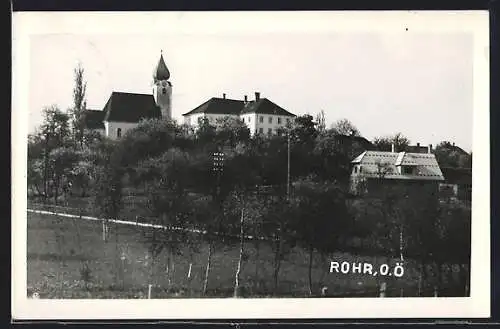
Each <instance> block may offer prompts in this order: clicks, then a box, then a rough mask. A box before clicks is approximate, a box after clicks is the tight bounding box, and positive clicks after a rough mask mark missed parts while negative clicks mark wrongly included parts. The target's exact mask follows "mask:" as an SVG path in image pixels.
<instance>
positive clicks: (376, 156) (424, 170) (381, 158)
mask: <svg viewBox="0 0 500 329" xmlns="http://www.w3.org/2000/svg"><path fill="white" fill-rule="evenodd" d="M352 163H353V164H360V165H361V167H362V175H363V176H365V177H373V178H378V177H380V167H379V165H384V167H385V169H384V170H383V171H384V172H385V173H384V175H383V178H385V179H410V180H436V181H443V180H444V177H443V173H442V172H441V169H440V168H439V165H438V163H437V161H436V157H435V156H434V154H429V153H408V152H398V153H393V152H382V151H365V152H363V153H362V154H360V155H359V156H358V157H356V159H354V160H353V161H352ZM400 165H401V166H415V167H416V168H417V170H416V172H417V173H416V174H412V175H409V174H399V172H398V170H397V166H400Z"/></svg>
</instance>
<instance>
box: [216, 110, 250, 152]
mask: <svg viewBox="0 0 500 329" xmlns="http://www.w3.org/2000/svg"><path fill="white" fill-rule="evenodd" d="M215 131H216V136H217V140H218V143H219V145H221V146H223V145H229V146H231V147H235V146H236V144H238V143H239V142H243V143H245V142H248V140H249V139H250V129H249V128H248V126H247V125H246V124H245V122H243V121H242V120H241V119H239V118H233V117H230V116H226V117H223V118H219V119H217V127H216V129H215Z"/></svg>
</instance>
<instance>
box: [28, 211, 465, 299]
mask: <svg viewBox="0 0 500 329" xmlns="http://www.w3.org/2000/svg"><path fill="white" fill-rule="evenodd" d="M27 210H28V212H30V213H38V214H45V215H53V216H59V217H63V218H72V219H78V220H89V221H100V222H103V223H104V222H107V223H115V224H121V225H128V226H132V227H138V228H139V227H141V228H150V229H163V230H165V229H169V230H184V231H189V232H191V233H198V234H206V233H207V232H206V231H203V230H199V229H196V228H191V229H186V228H180V227H166V226H162V225H157V224H152V223H151V222H152V220H153V219H152V218H146V217H141V216H135V218H134V220H126V219H106V220H105V219H103V218H100V217H99V216H96V213H95V211H92V208H91V207H81V208H74V207H69V206H63V205H53V204H42V203H36V202H32V201H28V209H27ZM103 230H105V228H104V226H103ZM103 234H106V233H103ZM234 238H237V236H234ZM246 239H247V240H255V239H259V240H268V239H266V238H261V237H253V236H246ZM387 284H388V283H387V281H383V280H382V281H381V283H380V284H379V286H378V288H377V289H367V290H353V291H330V292H327V291H325V292H324V293H322V294H316V295H314V296H311V297H343V298H349V297H438V296H447V297H463V296H469V291H468V288H467V286H466V285H465V287H464V285H463V284H462V282H459V283H458V284H457V283H456V282H453V283H451V284H448V285H444V286H440V287H439V288H438V287H437V286H430V287H429V286H423V287H416V286H410V287H398V286H397V285H394V286H389V287H388V286H387Z"/></svg>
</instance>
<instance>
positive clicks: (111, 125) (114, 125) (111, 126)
mask: <svg viewBox="0 0 500 329" xmlns="http://www.w3.org/2000/svg"><path fill="white" fill-rule="evenodd" d="M137 125H138V123H131V122H116V121H104V128H105V131H106V136H107V137H108V138H111V139H117V138H118V136H117V132H118V129H121V136H122V137H123V136H124V135H125V133H126V132H127V131H129V130H130V129H133V128H135V127H137Z"/></svg>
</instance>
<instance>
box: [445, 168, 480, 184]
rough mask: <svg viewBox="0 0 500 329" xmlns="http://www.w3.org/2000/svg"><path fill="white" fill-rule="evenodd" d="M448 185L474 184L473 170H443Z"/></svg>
mask: <svg viewBox="0 0 500 329" xmlns="http://www.w3.org/2000/svg"><path fill="white" fill-rule="evenodd" d="M441 171H442V172H443V175H444V179H445V182H446V183H448V184H472V168H451V167H443V168H441Z"/></svg>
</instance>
